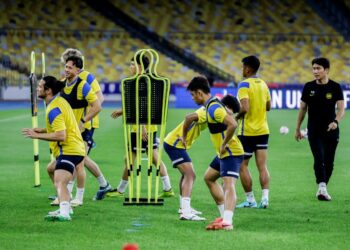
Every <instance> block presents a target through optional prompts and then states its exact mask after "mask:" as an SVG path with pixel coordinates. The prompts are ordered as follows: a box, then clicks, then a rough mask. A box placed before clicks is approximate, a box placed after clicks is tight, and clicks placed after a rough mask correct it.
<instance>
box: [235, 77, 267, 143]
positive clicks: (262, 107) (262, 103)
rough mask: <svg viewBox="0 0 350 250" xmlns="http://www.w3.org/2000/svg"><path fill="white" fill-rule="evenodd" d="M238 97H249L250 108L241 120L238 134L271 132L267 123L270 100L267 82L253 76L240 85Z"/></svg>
mask: <svg viewBox="0 0 350 250" xmlns="http://www.w3.org/2000/svg"><path fill="white" fill-rule="evenodd" d="M238 98H239V100H242V99H244V98H247V99H248V101H249V110H248V112H247V113H246V114H245V115H244V117H243V118H242V119H241V120H240V121H239V126H238V134H239V135H246V136H257V135H266V134H269V133H270V132H269V127H268V125H267V115H266V113H267V111H266V103H267V102H268V101H270V99H271V98H270V92H269V88H268V87H267V84H266V83H265V82H264V81H263V80H262V79H260V78H257V77H251V78H247V79H245V80H244V81H243V82H241V83H239V85H238Z"/></svg>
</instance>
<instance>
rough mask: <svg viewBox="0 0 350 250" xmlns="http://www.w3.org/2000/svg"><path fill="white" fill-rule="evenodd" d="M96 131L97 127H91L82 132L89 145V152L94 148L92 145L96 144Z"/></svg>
mask: <svg viewBox="0 0 350 250" xmlns="http://www.w3.org/2000/svg"><path fill="white" fill-rule="evenodd" d="M94 132H95V128H91V129H85V130H84V132H83V133H81V136H82V137H83V140H84V141H85V142H86V144H87V145H88V147H89V150H88V153H87V154H89V153H90V150H91V148H92V145H93V144H94V139H93V136H94Z"/></svg>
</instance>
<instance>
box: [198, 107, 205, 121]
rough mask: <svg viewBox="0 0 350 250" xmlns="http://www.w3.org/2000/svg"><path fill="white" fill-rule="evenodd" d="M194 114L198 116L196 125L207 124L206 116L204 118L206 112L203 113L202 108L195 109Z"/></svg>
mask: <svg viewBox="0 0 350 250" xmlns="http://www.w3.org/2000/svg"><path fill="white" fill-rule="evenodd" d="M196 113H197V115H198V122H197V123H199V124H202V123H206V122H207V116H206V111H205V108H204V107H202V108H200V109H197V110H196Z"/></svg>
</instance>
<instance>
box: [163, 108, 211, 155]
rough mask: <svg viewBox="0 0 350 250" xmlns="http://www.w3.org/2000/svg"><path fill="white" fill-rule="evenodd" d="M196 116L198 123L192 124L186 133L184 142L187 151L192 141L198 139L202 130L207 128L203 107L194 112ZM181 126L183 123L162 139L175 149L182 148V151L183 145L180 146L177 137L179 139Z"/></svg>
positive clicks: (180, 143)
mask: <svg viewBox="0 0 350 250" xmlns="http://www.w3.org/2000/svg"><path fill="white" fill-rule="evenodd" d="M195 112H196V113H197V114H198V121H197V122H193V123H192V124H191V126H190V127H189V130H188V132H187V137H186V142H187V149H189V148H190V147H191V146H192V144H193V143H194V141H195V140H196V139H197V138H198V136H199V135H200V133H201V132H202V130H204V129H205V128H206V127H207V118H206V115H205V114H206V111H205V108H204V107H201V108H199V109H197V110H196V111H195ZM183 125H184V122H181V123H180V124H179V125H178V126H177V127H176V128H175V129H173V130H172V131H171V132H170V133H169V134H168V135H167V136H166V137H165V139H164V141H165V142H166V143H167V144H169V145H171V146H173V147H176V148H182V149H184V148H185V147H184V145H183V144H182V141H181V140H179V137H181V136H182V135H183V134H182V131H183Z"/></svg>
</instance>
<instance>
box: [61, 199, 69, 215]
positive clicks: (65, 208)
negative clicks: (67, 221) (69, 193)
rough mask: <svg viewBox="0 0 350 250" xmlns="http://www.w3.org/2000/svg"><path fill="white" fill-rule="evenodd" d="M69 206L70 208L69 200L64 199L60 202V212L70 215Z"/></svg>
mask: <svg viewBox="0 0 350 250" xmlns="http://www.w3.org/2000/svg"><path fill="white" fill-rule="evenodd" d="M69 208H70V204H69V202H68V201H62V202H60V214H61V215H63V216H65V217H68V216H69Z"/></svg>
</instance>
